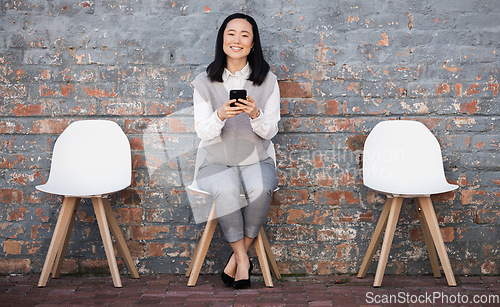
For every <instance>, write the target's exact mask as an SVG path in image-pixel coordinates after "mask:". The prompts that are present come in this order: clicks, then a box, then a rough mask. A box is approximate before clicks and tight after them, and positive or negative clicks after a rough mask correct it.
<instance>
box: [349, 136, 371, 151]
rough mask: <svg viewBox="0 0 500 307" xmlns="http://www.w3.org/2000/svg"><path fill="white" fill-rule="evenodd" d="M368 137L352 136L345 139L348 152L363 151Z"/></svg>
mask: <svg viewBox="0 0 500 307" xmlns="http://www.w3.org/2000/svg"><path fill="white" fill-rule="evenodd" d="M367 137H368V135H354V136H351V137H349V138H348V139H347V141H346V144H347V147H349V149H350V150H353V151H354V150H363V148H364V146H365V141H366V138H367Z"/></svg>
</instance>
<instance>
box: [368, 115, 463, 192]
mask: <svg viewBox="0 0 500 307" xmlns="http://www.w3.org/2000/svg"><path fill="white" fill-rule="evenodd" d="M363 182H364V184H365V185H366V186H367V187H369V188H371V189H374V190H376V191H380V192H384V193H389V194H399V195H430V194H437V193H443V192H448V191H451V190H454V189H456V188H457V187H458V186H456V185H452V184H449V183H448V182H447V181H446V178H445V175H444V169H443V160H442V156H441V148H440V147H439V143H438V141H437V139H436V138H435V137H434V135H433V134H432V133H431V132H430V131H429V129H427V127H425V126H424V125H423V124H422V123H420V122H416V121H410V120H389V121H384V122H381V123H378V124H377V125H376V126H375V127H374V128H373V130H372V131H371V132H370V134H369V135H368V138H367V139H366V142H365V146H364V152H363Z"/></svg>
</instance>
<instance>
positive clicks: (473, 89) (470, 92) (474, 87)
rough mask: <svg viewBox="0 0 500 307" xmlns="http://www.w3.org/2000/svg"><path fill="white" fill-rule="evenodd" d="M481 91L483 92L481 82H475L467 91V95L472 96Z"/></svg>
mask: <svg viewBox="0 0 500 307" xmlns="http://www.w3.org/2000/svg"><path fill="white" fill-rule="evenodd" d="M480 92H481V90H480V89H479V84H478V83H473V84H471V85H470V87H469V88H468V89H467V90H466V91H465V95H467V96H471V95H475V94H479V93H480Z"/></svg>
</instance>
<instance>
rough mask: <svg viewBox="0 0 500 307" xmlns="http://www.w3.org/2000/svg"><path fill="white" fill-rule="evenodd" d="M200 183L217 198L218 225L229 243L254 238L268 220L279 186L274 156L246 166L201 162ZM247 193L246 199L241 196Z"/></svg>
mask: <svg viewBox="0 0 500 307" xmlns="http://www.w3.org/2000/svg"><path fill="white" fill-rule="evenodd" d="M197 181H198V185H199V187H200V188H201V189H203V190H205V191H207V192H209V193H210V194H211V195H212V196H213V198H214V201H215V207H216V212H217V217H218V219H219V224H220V225H221V227H222V231H223V232H224V236H225V237H226V239H227V241H228V242H236V241H239V240H241V239H243V236H247V237H249V238H255V237H257V235H258V234H259V231H260V228H261V227H262V225H263V224H264V223H265V221H266V219H267V213H268V211H269V206H270V204H271V198H272V195H273V192H274V190H275V189H276V187H277V185H278V175H277V173H276V168H275V167H274V161H273V159H272V158H268V159H266V160H263V161H260V162H259V163H256V164H252V165H246V166H227V165H222V164H207V165H202V166H201V167H200V169H199V171H198V178H197ZM240 194H244V195H245V197H246V199H245V201H244V202H242V201H241V199H240Z"/></svg>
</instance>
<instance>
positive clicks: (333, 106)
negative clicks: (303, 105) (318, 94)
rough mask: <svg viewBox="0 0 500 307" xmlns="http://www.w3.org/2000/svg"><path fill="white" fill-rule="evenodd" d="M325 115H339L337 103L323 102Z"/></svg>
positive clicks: (333, 101)
mask: <svg viewBox="0 0 500 307" xmlns="http://www.w3.org/2000/svg"><path fill="white" fill-rule="evenodd" d="M325 106H326V110H325V114H326V115H338V114H339V102H338V101H337V100H327V101H326V102H325Z"/></svg>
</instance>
